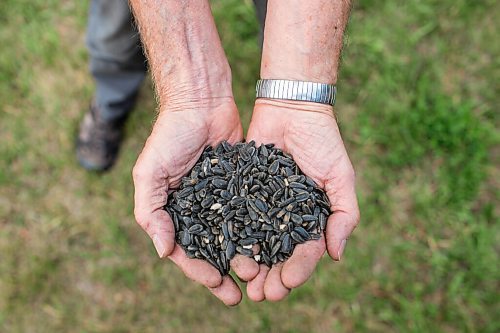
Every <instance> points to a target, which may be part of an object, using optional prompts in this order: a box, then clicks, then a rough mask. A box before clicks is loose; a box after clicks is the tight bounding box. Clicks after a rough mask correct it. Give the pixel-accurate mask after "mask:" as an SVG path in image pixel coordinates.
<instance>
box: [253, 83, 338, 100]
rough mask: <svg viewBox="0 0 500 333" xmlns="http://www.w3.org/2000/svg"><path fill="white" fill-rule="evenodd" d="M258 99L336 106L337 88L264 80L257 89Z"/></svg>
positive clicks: (258, 84) (318, 84)
mask: <svg viewBox="0 0 500 333" xmlns="http://www.w3.org/2000/svg"><path fill="white" fill-rule="evenodd" d="M255 90H256V97H257V98H273V99H287V100H293V101H306V102H314V103H321V104H329V105H332V106H333V105H335V98H336V95H337V88H336V87H335V85H333V84H326V83H317V82H307V81H293V80H274V79H262V80H258V81H257V85H256V87H255Z"/></svg>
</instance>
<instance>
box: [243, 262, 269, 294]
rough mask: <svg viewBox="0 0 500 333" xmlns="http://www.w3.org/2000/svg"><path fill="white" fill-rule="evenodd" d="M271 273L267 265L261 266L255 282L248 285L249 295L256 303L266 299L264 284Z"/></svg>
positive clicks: (252, 281)
mask: <svg viewBox="0 0 500 333" xmlns="http://www.w3.org/2000/svg"><path fill="white" fill-rule="evenodd" d="M268 272H269V267H267V266H266V265H259V273H258V274H257V276H255V278H254V279H253V280H250V281H248V283H247V295H248V298H250V299H251V300H252V301H254V302H261V301H263V300H264V299H265V298H266V297H265V295H264V284H265V282H266V277H267V274H268Z"/></svg>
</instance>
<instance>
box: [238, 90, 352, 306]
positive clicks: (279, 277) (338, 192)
mask: <svg viewBox="0 0 500 333" xmlns="http://www.w3.org/2000/svg"><path fill="white" fill-rule="evenodd" d="M250 140H255V142H256V143H257V144H258V145H259V144H261V143H266V144H267V143H274V144H275V145H276V146H277V147H278V148H281V149H283V150H284V151H286V152H288V153H290V154H292V156H293V158H294V159H295V161H296V162H297V165H298V166H299V167H300V169H301V170H302V171H303V172H304V173H305V174H306V175H308V176H309V177H311V178H312V179H313V180H314V181H315V182H316V183H317V184H318V186H320V187H322V188H323V189H325V191H326V193H327V195H328V197H329V199H330V203H331V209H332V212H333V214H332V215H331V216H330V217H329V219H328V223H327V227H326V230H325V233H324V236H325V237H321V238H320V239H319V240H317V241H309V242H306V243H304V244H299V245H297V246H296V247H295V250H294V252H293V255H292V256H291V257H290V258H289V259H288V260H287V261H286V262H285V263H282V264H278V265H275V266H273V267H272V268H271V269H269V268H268V267H267V266H265V265H261V267H260V271H259V273H258V275H257V276H256V277H255V278H254V279H253V280H251V281H249V282H248V284H247V294H248V297H249V298H250V299H252V300H254V301H262V300H264V299H268V300H271V301H278V300H281V299H283V298H285V297H286V296H287V295H288V293H289V292H290V290H291V289H292V288H297V287H298V286H300V285H302V284H303V283H304V282H305V281H306V280H307V279H308V278H309V276H310V275H311V274H312V272H313V271H314V268H315V267H316V264H317V262H318V261H319V259H320V258H321V257H322V255H323V254H324V252H325V250H326V249H327V250H328V253H329V255H330V256H331V257H332V259H333V260H336V261H338V260H340V258H341V256H342V253H343V251H344V247H345V244H346V240H347V238H348V237H349V235H350V234H351V232H352V231H353V230H354V228H355V227H356V225H357V224H358V222H359V209H358V203H357V199H356V193H355V189H354V186H355V184H354V183H355V181H354V170H353V168H352V165H351V162H350V160H349V157H348V156H347V152H346V150H345V147H344V144H343V142H342V138H341V136H340V132H339V129H338V126H337V123H336V121H335V117H334V115H333V112H332V107H331V106H328V105H322V104H317V103H311V102H294V101H279V100H268V99H258V100H257V101H256V103H255V108H254V113H253V116H252V121H251V122H250V128H249V130H248V135H247V141H250Z"/></svg>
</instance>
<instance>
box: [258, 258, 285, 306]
mask: <svg viewBox="0 0 500 333" xmlns="http://www.w3.org/2000/svg"><path fill="white" fill-rule="evenodd" d="M282 268H283V264H282V263H280V264H277V265H274V266H273V267H272V268H271V270H270V271H269V273H268V274H267V278H266V282H265V283H264V295H265V296H266V299H267V300H269V301H271V302H277V301H281V300H282V299H283V298H285V297H286V296H287V295H288V294H289V293H290V289H288V288H287V287H285V286H284V285H283V282H282V281H281V269H282Z"/></svg>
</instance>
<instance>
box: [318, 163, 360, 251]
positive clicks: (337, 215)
mask: <svg viewBox="0 0 500 333" xmlns="http://www.w3.org/2000/svg"><path fill="white" fill-rule="evenodd" d="M341 170H342V172H340V173H339V174H338V175H337V176H336V178H333V179H331V180H329V181H327V182H326V184H325V189H326V193H327V194H328V198H329V199H330V203H331V210H332V212H333V214H332V215H330V217H329V218H328V221H327V225H326V230H325V236H326V247H327V250H328V254H329V255H330V257H332V259H333V260H340V259H341V257H342V255H343V253H344V249H345V246H346V242H347V239H348V238H349V236H350V235H351V233H352V232H353V230H354V229H355V228H356V226H357V225H358V223H359V219H360V216H359V207H358V200H357V198H356V190H355V183H356V182H355V174H354V169H353V168H352V165H351V163H350V162H349V161H348V160H346V161H345V163H343V167H341Z"/></svg>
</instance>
